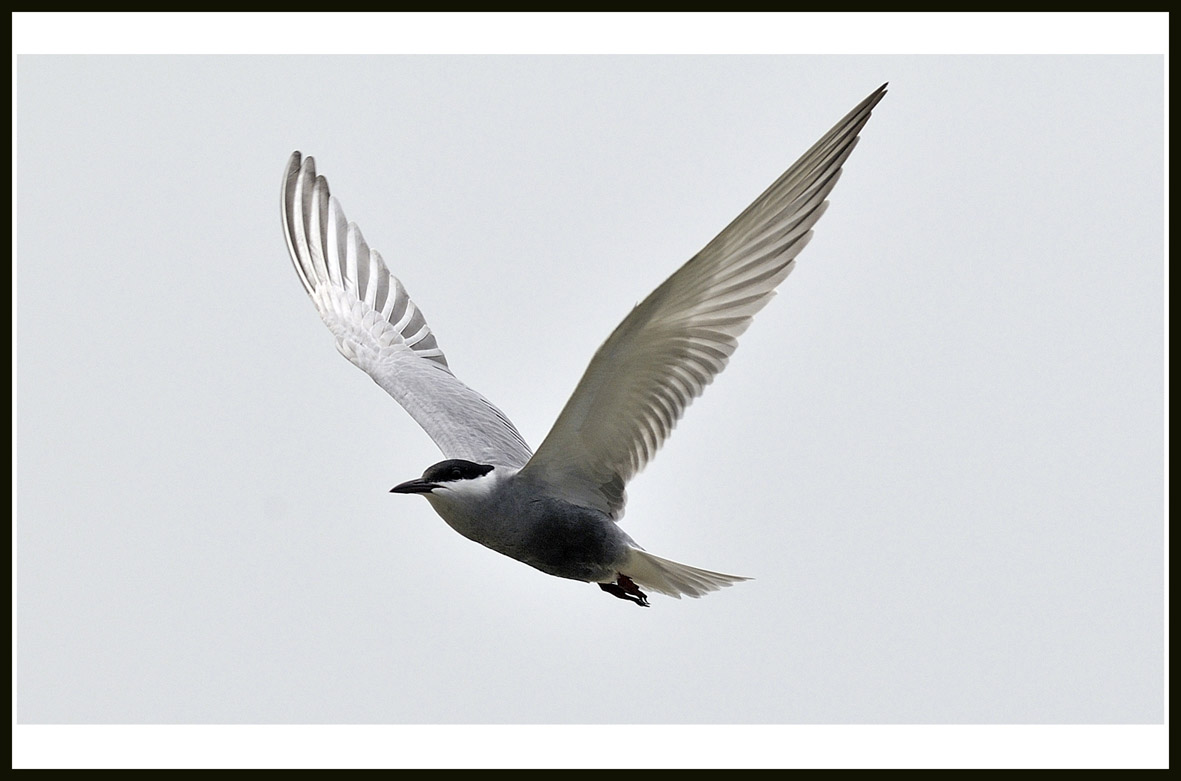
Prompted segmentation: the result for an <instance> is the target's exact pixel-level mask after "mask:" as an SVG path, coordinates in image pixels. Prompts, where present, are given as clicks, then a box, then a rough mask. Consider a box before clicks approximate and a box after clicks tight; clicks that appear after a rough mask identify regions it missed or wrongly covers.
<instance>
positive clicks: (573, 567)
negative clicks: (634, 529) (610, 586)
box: [515, 505, 627, 581]
mask: <svg viewBox="0 0 1181 781" xmlns="http://www.w3.org/2000/svg"><path fill="white" fill-rule="evenodd" d="M548 509H549V510H550V511H549V512H544V513H540V514H539V515H538V516H537V520H536V521H535V522H534V523H531V524H530V525H529V528H528V529H527V530H525V531H524V534H523V535H522V536H521V538H520V539H519V548H518V550H517V551H515V553H516V554H517V555H516V558H518V559H520V560H521V561H523V562H525V563H526V564H529V565H531V566H533V567H536V568H537V569H539V570H541V571H542V572H546V573H549V574H550V575H556V576H558V577H560V578H572V579H574V580H586V581H601V580H614V579H615V575H616V570H615V567H616V566H617V565H618V564H619V562H620V561H621V560H622V559H623V558H624V556H625V555H626V552H627V542H626V539H627V538H626V535H624V533H623V532H622V531H620V529H619V527H618V526H616V524H615V522H614V521H612V520H611V519H610V518H608V517H607V516H606V515H604V514H602V513H600V512H596V511H594V510H588V509H586V508H582V507H573V506H571V505H566V506H565V507H561V508H560V509H559V508H548Z"/></svg>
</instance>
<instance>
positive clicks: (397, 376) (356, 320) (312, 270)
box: [283, 152, 531, 467]
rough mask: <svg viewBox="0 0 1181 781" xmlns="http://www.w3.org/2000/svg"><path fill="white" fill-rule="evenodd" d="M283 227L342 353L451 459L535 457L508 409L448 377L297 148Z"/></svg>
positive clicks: (427, 336) (401, 294)
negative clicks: (508, 413)
mask: <svg viewBox="0 0 1181 781" xmlns="http://www.w3.org/2000/svg"><path fill="white" fill-rule="evenodd" d="M283 230H284V232H285V233H286V235H287V249H288V250H289V251H290V252H291V260H292V262H293V263H294V264H295V271H296V273H298V274H299V280H300V281H301V282H302V283H303V286H304V289H305V290H306V291H307V292H308V295H309V296H311V298H312V303H314V304H315V305H316V309H317V311H319V313H320V317H321V318H323V320H324V323H325V324H326V325H327V326H328V329H329V330H330V331H332V334H333V336H335V337H336V349H338V350H340V352H341V354H342V355H344V357H346V358H348V359H349V360H350V361H352V362H353V363H354V364H356V365H357V366H359V367H360V368H361V369H364V370H365V372H366V373H367V374H368V375H369V376H370V377H372V378H373V379H374V381H375V382H376V383H377V384H378V385H380V386H381V387H382V388H384V389H385V390H386V392H387V393H389V394H390V395H391V396H393V397H394V399H395V400H396V401H397V402H398V403H399V404H401V405H402V406H403V407H405V408H406V411H407V412H409V413H410V415H411V416H412V417H413V418H414V419H415V420H416V421H418V424H419V425H420V426H422V427H423V429H424V430H425V431H426V433H427V434H429V435H430V437H431V439H433V440H434V441H435V444H436V445H438V446H439V449H440V450H442V451H443V455H444V456H446V457H447V458H462V459H466V460H468V461H474V462H476V463H479V464H493V465H496V466H512V467H519V466H522V465H523V464H524V463H525V462H526V461H528V460H529V456H530V454H531V453H530V450H529V446H528V445H527V444H525V440H523V439H522V438H521V435H520V434H519V433H517V429H516V428H515V427H514V426H513V424H512V423H511V422H510V421H509V419H508V418H507V417H505V415H504V413H503V412H501V411H500V410H498V409H497V408H496V407H494V406H493V405H492V404H491V403H490V402H489V401H488V400H487V399H485V398H484V397H483V396H481V395H480V394H478V393H476V392H475V391H474V390H472V389H471V388H469V387H467V386H466V385H464V384H463V383H462V382H460V381H459V380H458V379H456V378H455V375H454V374H452V373H451V369H450V368H448V366H447V359H446V358H445V357H443V351H442V350H440V349H439V346H438V344H437V343H436V342H435V336H434V334H432V333H431V329H430V328H429V327H428V326H427V324H426V320H424V319H423V316H422V312H420V311H419V309H418V307H416V306H415V305H414V302H413V301H411V300H410V297H409V296H407V295H406V290H405V289H404V288H403V287H402V283H401V282H399V281H398V280H397V278H396V277H395V276H394V275H393V274H391V273H390V271H389V269H388V268H386V265H385V263H384V262H383V261H382V259H381V256H380V255H378V254H377V253H376V252H374V251H373V250H370V249H369V247H368V245H366V244H365V239H364V238H362V237H361V231H360V230H359V229H358V228H357V225H356V223H352V222H347V223H346V221H345V217H344V213H343V212H342V211H341V209H340V202H339V201H338V200H337V199H336V198H335V197H333V196H330V195H329V192H328V181H327V180H326V179H325V178H324V177H323V176H316V164H315V161H314V160H313V159H312V158H311V157H308V158H306V159H304V160H303V162H302V164H301V162H300V154H299V152H295V153H294V154H292V155H291V159H290V160H289V161H288V163H287V173H286V175H285V176H284V177H283Z"/></svg>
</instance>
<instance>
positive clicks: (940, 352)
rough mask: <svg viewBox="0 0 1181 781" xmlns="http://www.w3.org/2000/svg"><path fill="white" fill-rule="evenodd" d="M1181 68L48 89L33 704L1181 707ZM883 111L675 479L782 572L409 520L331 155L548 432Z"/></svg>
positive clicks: (1035, 714) (639, 514)
mask: <svg viewBox="0 0 1181 781" xmlns="http://www.w3.org/2000/svg"><path fill="white" fill-rule="evenodd" d="M1163 72H1164V71H1163V60H1162V59H1161V58H1160V57H1150V56H1072V57H1055V56H1021V57H983V56H974V57H938V56H928V57H897V56H893V57H891V56H883V57H813V56H809V57H788V56H777V57H741V56H734V57H477V56H466V57H407V56H392V57H286V56H272V57H240V56H239V57H225V58H216V57H156V56H139V57H104V58H94V57H89V58H87V57H30V56H24V57H21V58H20V60H19V70H18V78H19V81H18V89H19V94H20V101H21V102H20V112H19V117H18V125H17V129H18V134H19V135H18V138H19V147H18V150H17V162H18V166H19V179H18V188H17V206H18V224H17V227H18V229H19V245H18V257H17V262H18V269H17V279H18V284H19V297H18V312H17V314H18V318H19V334H18V341H17V348H18V372H19V374H18V384H17V391H18V394H19V396H18V403H19V406H18V414H17V424H18V427H19V429H18V431H19V440H18V451H17V455H18V464H19V473H18V482H17V489H18V518H17V521H18V529H17V544H18V566H19V581H18V588H19V603H18V608H19V614H18V615H19V625H18V629H19V648H18V651H19V659H20V665H19V668H18V685H19V692H20V699H19V701H18V709H17V717H18V719H19V721H21V722H23V723H46V722H57V723H109V722H120V723H128V722H136V723H153V722H172V723H176V722H219V723H226V722H229V723H243V722H245V723H255V722H271V723H287V722H315V723H338V722H339V723H943V722H951V723H981V722H985V723H993V722H1003V723H1152V722H1160V721H1161V720H1162V718H1163V699H1162V686H1161V682H1162V676H1163V658H1164V653H1163V642H1164V640H1163V638H1164V635H1163V624H1162V616H1163V602H1162V599H1163V596H1162V595H1163V561H1164V558H1163V532H1162V517H1163V491H1164V471H1163V437H1162V430H1163V322H1164V303H1163V294H1162V290H1163V283H1164V280H1163V260H1162V259H1163V245H1162V232H1163V206H1162V194H1163V189H1164V184H1163V159H1162V149H1163V146H1164V139H1163V124H1162V119H1163V103H1162V100H1163ZM883 81H889V82H890V93H889V94H888V95H887V96H886V98H885V100H884V101H883V102H882V103H881V104H880V105H879V106H878V108H877V109H876V110H875V112H874V116H873V118H872V119H871V120H870V122H869V124H868V125H867V126H866V128H865V130H864V131H863V132H862V141H861V143H860V145H859V146H858V148H857V149H856V150H855V151H854V153H853V155H852V157H851V158H850V159H849V161H848V163H847V164H846V166H845V175H844V177H843V178H842V180H841V182H840V183H839V184H838V185H837V187H836V189H835V191H834V192H833V194H832V196H831V198H830V200H831V207H830V209H829V211H828V213H827V214H826V215H825V217H824V218H823V219H822V220H821V221H820V223H819V225H818V226H817V229H816V236H815V239H814V240H813V242H812V244H811V245H810V246H809V247H808V248H807V249H806V250H805V251H804V252H803V253H802V255H801V256H800V259H799V263H798V268H797V270H796V272H795V273H794V274H793V275H792V276H791V278H790V279H788V280H787V282H786V283H785V284H784V285H783V287H782V288H781V289H780V295H779V296H778V297H777V298H776V300H775V301H773V302H772V303H771V304H770V305H769V306H768V307H767V308H766V309H765V310H764V311H763V312H762V313H761V314H760V315H759V316H758V317H757V318H756V320H755V323H754V325H753V326H752V327H751V329H750V330H749V331H748V332H747V333H746V334H745V336H744V337H743V339H742V341H741V346H740V348H739V350H738V351H737V353H736V355H735V357H734V359H733V360H732V362H731V364H730V366H729V368H728V369H727V370H726V371H725V372H724V373H723V374H722V375H721V376H720V377H719V378H718V380H717V381H716V382H715V383H714V384H713V385H712V386H711V387H710V388H709V389H708V390H707V392H706V394H705V395H704V396H703V397H702V398H701V399H700V400H698V401H697V402H696V403H695V404H694V405H693V406H692V407H691V408H690V409H689V411H688V413H687V415H686V416H685V418H684V420H683V421H682V422H681V423H680V425H679V426H678V428H677V431H676V432H675V433H674V435H673V436H672V437H671V439H670V440H669V442H668V443H667V444H666V446H665V447H664V449H663V450H662V451H661V453H660V454H659V456H658V457H657V458H656V459H655V461H654V462H653V463H652V464H651V465H650V466H649V468H648V469H647V470H646V471H645V472H644V473H642V474H641V475H640V476H639V477H638V478H637V479H636V480H635V481H634V482H633V483H632V484H631V486H630V488H629V496H630V502H629V505H628V512H627V516H626V517H625V519H624V521H623V522H624V524H626V528H627V530H628V532H629V533H630V534H632V535H633V536H634V537H635V538H636V539H637V540H638V541H639V542H640V543H641V544H643V545H644V546H645V547H646V548H647V549H649V550H651V551H653V552H654V553H657V554H659V555H662V556H666V557H669V558H672V559H676V560H678V561H684V562H687V563H690V564H694V565H697V566H702V567H707V568H712V569H719V570H722V571H726V572H733V573H736V574H741V575H747V576H751V577H753V578H754V580H753V581H752V582H750V583H743V584H739V585H738V586H735V587H734V588H730V589H727V590H724V591H722V592H719V593H716V594H713V595H710V596H708V597H706V598H704V599H701V600H691V599H685V600H681V601H676V600H672V599H667V598H663V597H659V596H654V597H653V606H652V608H651V609H649V610H639V609H636V608H635V607H633V606H631V605H630V604H628V603H626V602H623V601H620V600H615V599H612V598H610V597H608V596H607V595H605V594H603V593H602V592H600V591H599V590H598V589H597V588H595V587H593V586H590V585H587V584H582V583H575V582H572V581H563V580H558V579H555V578H551V577H547V576H545V575H542V574H541V573H539V572H536V571H534V570H532V569H530V568H528V567H526V566H524V565H521V564H518V563H516V562H514V561H512V560H510V559H507V558H504V557H501V556H498V555H496V554H494V553H492V552H490V551H487V550H485V549H483V548H481V547H479V546H477V545H475V544H474V543H471V542H469V541H467V540H465V539H463V538H461V537H460V536H458V535H457V534H455V533H454V532H452V531H451V530H450V529H449V528H447V527H446V525H445V524H444V523H443V522H442V521H441V520H440V519H439V518H438V517H436V516H435V515H434V513H433V512H432V511H431V510H430V508H429V506H428V505H427V503H426V502H424V501H422V500H420V499H417V498H416V497H403V496H392V495H390V494H389V493H387V491H388V489H389V488H390V487H391V486H392V485H394V484H395V483H397V482H400V481H402V480H405V479H408V478H410V477H414V476H417V475H418V474H420V473H421V472H422V470H423V468H424V467H426V466H427V465H429V464H431V463H433V462H435V461H437V460H439V457H440V456H439V454H438V451H437V450H435V448H434V446H433V445H432V443H431V442H430V440H429V439H428V438H427V437H426V435H425V434H423V433H422V432H421V430H419V429H418V428H417V426H416V425H415V424H414V422H413V421H412V420H411V419H410V418H409V416H407V415H406V414H405V413H404V412H403V411H402V410H401V409H400V408H399V407H398V406H397V405H396V404H395V403H394V402H393V401H392V400H391V399H390V398H389V397H388V396H386V395H385V393H384V392H383V391H381V390H380V389H379V388H378V387H377V386H376V385H374V384H373V383H372V382H371V381H370V380H369V379H368V378H367V377H366V376H365V375H364V374H363V373H361V372H360V371H358V370H357V369H356V368H354V367H353V366H351V365H349V364H348V363H347V362H346V361H345V360H344V359H342V358H341V357H340V356H339V355H337V354H336V352H335V350H334V349H333V345H332V338H331V335H330V334H329V333H328V332H327V331H326V330H325V329H324V327H323V325H322V324H321V323H320V321H319V319H318V317H317V316H316V314H315V311H314V308H313V307H312V305H311V303H310V302H309V301H308V300H307V297H306V295H305V294H304V293H303V291H302V289H301V287H300V285H299V282H298V280H297V279H296V276H295V273H294V271H293V270H292V268H291V265H290V261H289V260H288V258H287V254H286V248H285V246H284V242H283V236H282V231H281V228H280V222H279V183H280V177H281V175H282V173H283V167H284V164H285V162H286V160H287V156H288V155H289V154H290V152H291V151H292V150H294V149H299V150H301V151H302V152H304V153H305V154H311V155H313V156H315V157H316V160H317V163H318V165H319V168H320V170H321V172H322V173H324V174H325V175H326V176H327V177H328V179H329V181H330V182H331V184H332V187H333V192H334V193H335V194H336V195H338V196H339V197H340V199H341V201H342V203H343V206H344V209H345V211H346V213H347V214H348V216H349V217H350V219H353V220H356V221H357V222H358V223H359V224H360V225H361V227H362V228H363V230H364V232H365V236H366V239H367V240H368V241H369V243H370V245H371V246H373V247H374V248H375V249H378V250H379V251H380V252H381V253H382V255H383V256H384V257H385V259H386V261H387V263H388V264H389V265H390V267H391V269H392V270H393V271H394V273H395V274H396V275H398V276H399V278H400V279H401V280H402V282H403V283H404V284H405V285H406V287H407V289H408V290H409V292H410V294H411V295H412V296H413V298H414V300H415V301H416V302H417V303H418V304H419V305H420V306H421V307H422V309H423V310H424V312H425V313H426V316H427V318H428V320H429V322H430V324H431V326H432V328H433V329H434V331H435V333H436V334H437V335H438V337H439V341H440V344H441V345H442V346H443V347H444V349H445V350H446V352H447V356H448V359H449V361H450V363H451V366H452V368H453V369H454V370H455V372H456V373H457V375H459V376H460V377H461V378H462V379H463V380H465V381H466V382H468V383H469V384H471V385H472V386H473V387H475V388H477V389H478V390H480V391H481V392H482V393H484V394H485V395H486V396H488V397H489V398H490V399H491V400H493V401H494V402H495V403H496V404H497V405H498V406H500V407H501V408H502V409H503V410H504V411H505V412H506V413H507V414H508V415H509V416H510V417H512V418H513V420H514V421H515V422H516V424H517V426H518V428H519V429H520V430H521V432H522V433H523V434H524V436H525V438H526V439H527V440H529V441H530V443H531V444H533V445H534V446H536V445H537V444H538V443H539V442H540V441H541V439H542V438H543V437H544V435H545V433H546V431H547V430H548V427H549V425H550V423H551V422H552V421H553V419H554V418H555V416H556V415H557V413H558V411H559V409H560V408H561V406H562V404H563V403H564V402H565V400H566V398H567V396H568V394H569V393H570V391H571V390H572V389H573V387H574V385H575V383H576V382H577V380H578V378H579V376H580V374H581V372H582V370H583V369H584V368H585V365H586V362H587V361H588V360H589V358H590V356H591V354H592V353H593V351H594V349H595V348H596V347H597V346H598V344H599V343H600V342H601V341H602V340H603V339H604V338H605V337H606V336H607V334H608V333H609V332H610V330H611V329H612V328H613V327H614V326H615V324H616V323H618V321H619V320H620V319H621V318H622V317H623V316H624V315H625V314H626V313H627V311H628V310H629V308H630V307H631V306H632V305H633V304H634V303H635V302H637V301H638V300H640V299H641V298H643V297H644V296H645V295H647V293H648V292H649V291H650V290H651V289H652V288H653V287H655V286H656V285H657V284H658V283H659V282H660V281H661V280H663V279H664V278H665V277H666V276H668V275H669V274H670V273H672V272H673V271H674V270H675V269H676V268H677V267H678V266H679V265H680V264H681V263H682V262H684V261H685V260H686V259H687V258H688V257H689V256H691V255H692V254H693V253H694V252H696V251H697V250H698V249H700V248H701V246H702V245H704V244H705V242H706V241H708V240H709V239H710V238H712V236H713V235H714V234H716V233H717V232H718V231H719V230H720V229H721V228H723V227H724V226H725V225H726V224H727V223H728V222H729V220H730V219H732V218H733V217H734V216H736V215H737V214H738V213H739V211H741V210H742V209H743V208H744V207H745V206H746V205H747V204H748V203H749V202H750V201H751V200H752V199H753V198H754V197H755V196H757V195H758V194H759V193H760V192H761V191H762V190H763V188H764V187H765V186H766V185H767V184H769V183H770V182H771V181H772V180H774V179H775V177H777V176H778V175H779V174H780V173H781V172H782V171H783V169H785V168H786V167H787V166H788V165H789V164H790V163H791V162H793V161H794V160H795V158H796V157H797V156H799V155H800V154H801V153H802V152H803V151H804V150H805V149H807V148H808V147H809V146H810V145H811V144H812V142H813V141H815V140H816V139H817V138H818V137H819V136H820V135H821V134H822V133H823V132H824V131H825V130H827V129H828V128H829V127H830V126H831V125H832V124H833V123H834V122H835V121H836V120H837V119H839V118H840V117H841V116H842V115H843V114H844V113H845V112H846V111H848V110H849V109H850V108H852V107H853V106H854V105H855V104H856V103H857V102H858V101H859V100H861V98H863V97H864V96H865V95H866V94H868V93H869V92H870V91H872V90H873V89H874V88H875V87H877V86H878V85H879V84H880V83H882V82H883Z"/></svg>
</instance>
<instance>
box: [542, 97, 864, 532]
mask: <svg viewBox="0 0 1181 781" xmlns="http://www.w3.org/2000/svg"><path fill="white" fill-rule="evenodd" d="M885 94H886V85H884V84H883V85H882V86H881V87H879V88H878V89H877V91H875V92H874V93H873V94H872V95H870V96H869V97H867V98H866V99H865V100H863V101H862V102H861V104H860V105H858V106H857V107H856V108H855V109H853V110H852V111H851V112H849V113H848V114H847V115H846V116H845V118H844V119H842V120H841V121H840V122H838V123H837V124H836V126H835V127H833V128H832V130H830V131H828V133H826V134H825V135H824V137H823V138H821V139H820V140H819V141H817V142H816V144H815V145H814V146H813V147H812V148H811V149H809V150H808V151H807V152H806V153H805V154H804V156H803V157H801V158H800V159H799V160H797V161H796V162H795V164H794V165H792V166H791V168H789V169H787V171H786V172H785V173H784V174H783V175H782V176H781V177H779V179H778V180H776V181H775V183H774V184H772V185H771V186H770V187H769V188H767V190H766V192H764V193H763V194H762V195H760V196H759V197H758V198H757V199H756V200H755V202H754V203H752V204H751V205H750V206H749V207H747V209H746V210H745V211H744V212H742V214H740V215H739V216H738V217H737V218H736V219H735V220H734V221H733V222H732V223H730V225H729V226H727V227H726V229H725V230H723V231H722V232H721V233H719V234H718V235H717V237H715V238H714V240H713V241H711V242H710V243H709V244H708V245H706V247H705V248H704V249H703V250H701V252H699V253H697V254H696V255H695V256H693V257H692V258H691V259H690V260H689V261H688V262H687V263H685V265H683V266H681V268H680V269H678V270H677V271H676V273H674V274H673V275H672V276H671V277H669V278H668V279H667V280H666V281H665V282H664V283H663V284H662V285H660V287H658V288H656V290H655V291H653V293H652V294H651V295H650V296H648V297H647V298H646V299H644V300H643V301H642V302H641V303H640V304H638V305H637V306H636V308H635V309H633V310H632V312H631V314H629V315H628V316H627V317H626V318H625V319H624V321H623V322H622V323H620V324H619V326H618V327H617V328H616V329H615V331H614V332H613V333H612V334H611V336H610V337H608V338H607V341H606V342H604V343H603V346H602V347H600V348H599V350H598V352H596V353H595V355H594V358H592V359H591V362H590V366H588V367H587V370H586V373H585V374H583V376H582V380H581V381H580V382H579V384H578V387H577V388H576V389H575V390H574V394H573V395H572V396H571V397H570V400H569V401H568V402H567V403H566V406H565V408H563V410H562V413H561V414H560V415H559V416H558V420H557V422H555V423H554V427H553V428H552V429H551V430H550V433H549V435H548V436H546V438H545V441H544V442H542V443H541V447H539V448H538V449H537V453H536V454H535V455H534V456H533V458H532V460H530V461H529V463H528V464H527V465H526V466H525V468H524V469H523V470H522V471H521V473H520V475H521V477H522V478H530V479H534V480H536V481H537V484H538V485H539V486H544V485H547V484H548V485H560V486H561V494H562V496H563V497H565V498H567V499H570V500H573V501H576V502H578V503H580V504H584V505H586V506H588V507H595V508H598V509H600V510H602V511H604V512H606V513H609V514H610V515H611V516H612V517H613V518H616V519H618V518H619V517H620V516H622V515H623V506H624V503H625V502H626V495H625V493H624V486H625V485H626V484H627V482H628V480H630V479H631V478H632V477H633V476H634V475H635V474H636V473H637V472H638V471H640V470H641V469H642V468H643V467H644V465H645V464H646V463H647V462H648V461H649V460H650V459H651V458H652V457H653V456H654V455H655V454H656V451H657V449H658V448H659V447H660V445H661V444H662V443H663V442H664V440H665V439H666V438H667V437H668V435H669V434H670V433H671V432H672V429H673V427H674V426H675V425H676V423H677V421H678V420H679V419H680V418H681V415H682V414H683V413H684V411H685V408H686V407H688V406H689V404H690V403H691V402H692V401H693V399H695V398H697V397H698V396H700V395H701V393H702V392H703V391H704V390H705V386H706V385H708V384H709V383H710V382H712V381H713V378H714V377H715V376H716V375H717V374H718V373H719V372H721V371H722V369H723V368H725V366H726V362H727V361H728V360H729V358H730V355H731V353H733V352H734V349H735V348H736V347H737V346H738V337H739V335H741V334H742V332H743V331H745V330H746V329H747V327H748V326H749V325H750V323H751V318H752V317H753V316H754V315H755V313H756V312H758V311H759V310H760V309H762V308H763V307H764V306H765V305H766V304H767V302H768V301H769V300H770V299H771V296H772V295H774V293H775V287H776V285H778V284H779V283H780V282H782V281H783V280H784V279H785V278H786V277H787V275H788V274H789V273H791V270H792V267H793V266H794V265H795V257H796V255H798V254H799V252H800V250H802V249H803V248H804V246H805V245H806V244H807V243H808V241H809V240H810V239H811V237H812V230H811V229H812V226H813V225H814V224H815V223H816V221H817V220H818V219H820V215H821V214H823V213H824V210H825V208H826V207H827V205H828V204H827V201H825V197H826V196H827V195H828V193H829V191H831V190H832V188H833V187H834V186H835V185H836V183H837V179H838V177H839V176H840V173H841V165H842V164H844V162H845V159H846V158H848V156H849V154H850V153H851V152H852V151H853V147H854V146H855V145H856V144H857V134H858V133H859V132H860V130H861V128H862V127H863V126H864V125H865V123H866V122H867V121H868V120H869V115H870V112H871V111H872V109H873V107H874V106H875V105H877V103H878V101H880V100H881V99H882V97H883V96H884V95H885Z"/></svg>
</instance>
